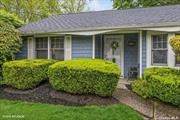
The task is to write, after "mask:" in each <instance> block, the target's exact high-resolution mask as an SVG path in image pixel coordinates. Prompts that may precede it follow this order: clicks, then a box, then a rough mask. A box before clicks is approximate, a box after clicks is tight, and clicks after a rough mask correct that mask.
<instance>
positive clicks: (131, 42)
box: [128, 41, 136, 46]
mask: <svg viewBox="0 0 180 120" xmlns="http://www.w3.org/2000/svg"><path fill="white" fill-rule="evenodd" d="M128 46H136V42H135V41H129V42H128Z"/></svg>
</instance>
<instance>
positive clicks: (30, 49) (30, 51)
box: [27, 37, 35, 59]
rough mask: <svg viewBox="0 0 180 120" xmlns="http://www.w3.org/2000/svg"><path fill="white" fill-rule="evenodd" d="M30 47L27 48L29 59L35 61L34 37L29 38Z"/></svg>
mask: <svg viewBox="0 0 180 120" xmlns="http://www.w3.org/2000/svg"><path fill="white" fill-rule="evenodd" d="M27 40H28V46H27V51H28V55H27V59H33V58H35V46H34V38H33V37H28V38H27Z"/></svg>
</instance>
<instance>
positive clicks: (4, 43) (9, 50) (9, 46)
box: [0, 21, 22, 76]
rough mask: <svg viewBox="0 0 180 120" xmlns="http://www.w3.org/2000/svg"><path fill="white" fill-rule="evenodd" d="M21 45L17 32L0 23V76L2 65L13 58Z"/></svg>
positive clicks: (11, 27)
mask: <svg viewBox="0 0 180 120" xmlns="http://www.w3.org/2000/svg"><path fill="white" fill-rule="evenodd" d="M21 44H22V43H21V39H20V36H19V32H18V31H17V30H16V29H15V28H14V26H12V25H9V24H7V23H4V22H2V21H0V76H1V66H2V64H3V63H4V62H5V61H8V60H13V59H14V58H15V54H16V53H17V52H18V51H19V50H20V47H21Z"/></svg>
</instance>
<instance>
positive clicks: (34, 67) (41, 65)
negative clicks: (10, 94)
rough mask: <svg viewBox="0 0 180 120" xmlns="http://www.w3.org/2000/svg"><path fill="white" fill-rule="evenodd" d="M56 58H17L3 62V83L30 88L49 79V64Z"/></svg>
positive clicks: (18, 87)
mask: <svg viewBox="0 0 180 120" xmlns="http://www.w3.org/2000/svg"><path fill="white" fill-rule="evenodd" d="M53 63H55V60H45V59H34V60H16V61H11V62H5V63H4V64H3V80H2V83H3V84H6V85H9V86H12V87H14V88H17V89H29V88H33V87H35V86H36V85H38V84H39V83H40V82H41V81H42V80H45V79H47V77H48V76H47V71H48V67H49V65H51V64H53Z"/></svg>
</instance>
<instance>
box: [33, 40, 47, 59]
mask: <svg viewBox="0 0 180 120" xmlns="http://www.w3.org/2000/svg"><path fill="white" fill-rule="evenodd" d="M41 38H47V48H37V39H41ZM48 42H49V37H36V38H35V52H36V58H37V51H38V50H39V51H41V50H44V51H47V58H44V59H49V47H48V46H49V43H48ZM43 44H44V43H43Z"/></svg>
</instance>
